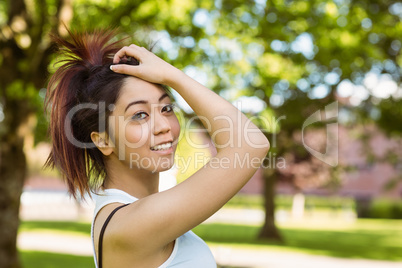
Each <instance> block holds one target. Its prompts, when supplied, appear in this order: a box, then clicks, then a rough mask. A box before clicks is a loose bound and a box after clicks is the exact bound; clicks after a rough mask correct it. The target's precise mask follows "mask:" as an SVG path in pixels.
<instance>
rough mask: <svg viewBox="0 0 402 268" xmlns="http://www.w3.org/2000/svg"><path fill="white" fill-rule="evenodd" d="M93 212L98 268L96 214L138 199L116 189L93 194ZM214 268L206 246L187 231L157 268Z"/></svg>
mask: <svg viewBox="0 0 402 268" xmlns="http://www.w3.org/2000/svg"><path fill="white" fill-rule="evenodd" d="M93 198H94V199H95V202H96V203H95V212H94V217H93V220H92V227H91V237H92V246H93V251H94V261H95V266H96V268H98V261H97V258H96V253H95V252H96V251H95V244H94V221H95V217H96V215H97V214H98V212H99V211H100V210H101V208H103V207H104V206H106V205H108V204H111V203H123V204H128V203H133V202H135V201H137V200H138V199H137V198H135V197H133V196H131V195H129V194H128V193H126V192H123V191H121V190H118V189H106V190H104V191H103V192H101V193H99V194H94V195H93ZM171 267H172V268H173V267H174V268H189V267H191V268H216V262H215V259H214V256H213V255H212V253H211V250H210V249H209V247H208V246H207V244H206V243H205V242H204V241H203V240H202V239H201V238H199V237H198V236H197V235H196V234H194V233H193V232H192V231H188V232H187V233H185V234H183V235H182V236H180V237H178V238H177V239H176V241H175V244H174V248H173V251H172V254H171V255H170V256H169V258H168V259H167V260H166V261H165V262H164V263H163V264H162V265H160V266H159V267H158V268H171Z"/></svg>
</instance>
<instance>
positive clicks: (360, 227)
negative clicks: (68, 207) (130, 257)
mask: <svg viewBox="0 0 402 268" xmlns="http://www.w3.org/2000/svg"><path fill="white" fill-rule="evenodd" d="M279 227H280V230H281V234H282V235H283V238H284V243H276V242H272V241H262V240H258V239H256V237H257V234H258V232H259V229H260V227H259V226H249V225H231V224H217V223H214V224H202V225H200V226H198V227H196V228H195V229H194V232H195V233H197V234H198V235H199V236H200V237H202V238H203V239H204V240H205V241H206V242H207V243H208V244H210V245H226V246H233V247H245V248H248V249H255V250H259V249H267V250H280V251H298V252H305V253H309V254H316V255H327V256H334V257H343V258H364V259H377V260H390V261H402V254H401V252H402V220H369V219H359V220H357V221H355V222H349V223H348V222H341V221H328V220H327V221H325V222H317V221H314V222H308V221H303V222H293V223H292V222H289V223H286V224H280V225H279ZM20 231H24V232H29V231H52V232H63V233H65V232H69V233H75V234H81V235H82V234H84V235H88V236H89V234H90V224H89V223H79V222H46V221H44V222H42V221H27V222H23V223H22V224H21V227H20ZM21 259H22V261H23V265H24V267H25V268H39V267H41V268H51V267H57V268H64V267H94V265H93V259H92V257H81V256H73V255H66V254H54V253H48V252H37V251H21Z"/></svg>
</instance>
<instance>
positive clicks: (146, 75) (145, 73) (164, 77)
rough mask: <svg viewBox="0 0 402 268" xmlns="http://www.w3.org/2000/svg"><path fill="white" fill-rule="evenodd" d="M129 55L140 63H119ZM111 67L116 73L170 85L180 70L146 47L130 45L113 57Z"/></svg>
mask: <svg viewBox="0 0 402 268" xmlns="http://www.w3.org/2000/svg"><path fill="white" fill-rule="evenodd" d="M128 57H132V58H135V59H136V60H137V61H138V62H139V65H128V64H119V63H120V62H121V61H122V60H123V61H124V60H126V59H127V58H128ZM110 69H111V70H112V71H114V72H116V73H121V74H128V75H132V76H135V77H138V78H141V79H143V80H146V81H148V82H151V83H156V84H164V85H168V86H170V82H171V81H172V79H174V78H173V77H174V76H175V73H177V72H180V71H179V70H178V69H177V68H175V67H174V66H172V65H171V64H169V63H167V62H166V61H164V60H162V59H161V58H159V57H158V56H156V55H155V54H154V53H152V52H150V51H148V50H147V49H146V48H144V47H139V46H136V45H134V44H133V45H130V46H128V47H123V48H122V49H120V50H119V51H118V52H117V53H116V54H115V56H114V58H113V65H111V66H110Z"/></svg>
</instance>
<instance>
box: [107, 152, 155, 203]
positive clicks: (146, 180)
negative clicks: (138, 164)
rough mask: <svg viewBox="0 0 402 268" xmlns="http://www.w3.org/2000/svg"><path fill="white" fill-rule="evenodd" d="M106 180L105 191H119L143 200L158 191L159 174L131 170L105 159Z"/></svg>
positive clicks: (115, 161)
mask: <svg viewBox="0 0 402 268" xmlns="http://www.w3.org/2000/svg"><path fill="white" fill-rule="evenodd" d="M105 165H106V170H107V178H106V180H105V183H104V187H105V189H112V188H113V189H119V190H122V191H124V192H126V193H128V194H130V195H132V196H134V197H136V198H143V197H146V196H148V195H151V194H154V193H157V192H158V191H159V172H154V173H152V172H151V171H148V170H144V169H138V168H132V169H130V168H129V167H128V166H127V165H126V164H125V163H124V162H123V161H120V160H118V159H113V158H109V159H105Z"/></svg>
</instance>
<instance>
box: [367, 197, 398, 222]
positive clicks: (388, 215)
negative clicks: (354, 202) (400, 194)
mask: <svg viewBox="0 0 402 268" xmlns="http://www.w3.org/2000/svg"><path fill="white" fill-rule="evenodd" d="M366 213H367V214H366V217H367V218H374V219H402V201H400V200H387V199H378V200H374V201H373V202H372V203H371V204H370V207H369V208H368V211H367V212H366Z"/></svg>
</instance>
